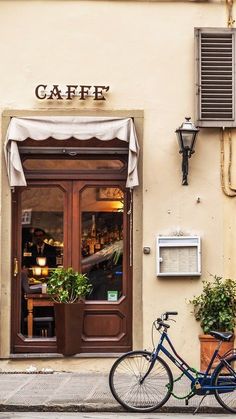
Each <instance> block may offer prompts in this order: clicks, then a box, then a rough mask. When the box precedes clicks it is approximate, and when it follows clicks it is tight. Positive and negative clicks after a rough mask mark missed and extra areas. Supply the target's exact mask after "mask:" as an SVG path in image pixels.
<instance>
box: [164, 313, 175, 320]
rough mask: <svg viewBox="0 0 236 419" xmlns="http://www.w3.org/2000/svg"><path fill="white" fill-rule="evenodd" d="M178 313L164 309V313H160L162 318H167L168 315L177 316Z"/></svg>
mask: <svg viewBox="0 0 236 419" xmlns="http://www.w3.org/2000/svg"><path fill="white" fill-rule="evenodd" d="M177 315H178V311H166V312H165V313H163V314H162V316H161V318H162V319H163V320H168V318H169V316H177Z"/></svg>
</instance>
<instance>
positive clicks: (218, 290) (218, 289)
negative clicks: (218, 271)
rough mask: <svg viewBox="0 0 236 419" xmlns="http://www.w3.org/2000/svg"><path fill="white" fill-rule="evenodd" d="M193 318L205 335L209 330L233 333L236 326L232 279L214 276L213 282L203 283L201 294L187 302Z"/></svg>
mask: <svg viewBox="0 0 236 419" xmlns="http://www.w3.org/2000/svg"><path fill="white" fill-rule="evenodd" d="M189 302H190V303H191V304H193V306H194V311H193V313H194V316H195V318H196V320H198V321H200V325H201V327H202V330H203V332H204V333H205V334H207V333H209V332H210V331H211V330H216V331H221V332H225V331H233V329H234V327H235V325H236V283H235V281H233V280H232V279H223V278H221V277H218V276H216V275H215V276H214V281H212V282H210V281H203V291H202V293H201V294H200V295H199V296H197V297H194V298H193V299H192V300H190V301H189Z"/></svg>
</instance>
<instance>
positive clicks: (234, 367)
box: [213, 355, 236, 413]
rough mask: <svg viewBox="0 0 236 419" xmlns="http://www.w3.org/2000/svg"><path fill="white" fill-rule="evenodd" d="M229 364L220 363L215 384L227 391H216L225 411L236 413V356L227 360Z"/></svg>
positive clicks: (217, 398)
mask: <svg viewBox="0 0 236 419" xmlns="http://www.w3.org/2000/svg"><path fill="white" fill-rule="evenodd" d="M227 363H228V366H227V365H224V364H223V363H220V365H219V366H218V367H217V369H216V376H215V380H214V383H213V384H214V385H215V386H224V387H225V390H223V389H222V390H220V389H219V390H215V397H216V400H217V401H218V402H219V403H220V405H221V406H222V407H224V409H226V410H228V411H229V412H232V413H236V355H233V356H231V357H229V358H227ZM227 387H229V388H228V390H227Z"/></svg>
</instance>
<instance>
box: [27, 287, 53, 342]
mask: <svg viewBox="0 0 236 419" xmlns="http://www.w3.org/2000/svg"><path fill="white" fill-rule="evenodd" d="M25 298H26V300H27V310H28V314H27V333H28V337H29V338H32V337H33V324H34V307H51V306H53V305H54V303H53V301H52V300H51V296H50V295H48V294H26V295H25Z"/></svg>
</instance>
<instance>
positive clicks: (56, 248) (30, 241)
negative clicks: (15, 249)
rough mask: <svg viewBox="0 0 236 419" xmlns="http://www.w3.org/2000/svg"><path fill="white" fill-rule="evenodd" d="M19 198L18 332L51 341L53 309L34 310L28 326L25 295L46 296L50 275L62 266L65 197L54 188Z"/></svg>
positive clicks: (32, 190) (29, 191)
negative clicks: (19, 314)
mask: <svg viewBox="0 0 236 419" xmlns="http://www.w3.org/2000/svg"><path fill="white" fill-rule="evenodd" d="M21 197H22V198H21V202H22V218H21V232H22V274H21V283H22V287H21V289H22V294H21V295H22V298H21V331H22V334H23V335H25V336H30V337H31V334H32V337H37V338H39V337H42V338H45V337H52V336H54V334H55V328H54V326H55V324H54V312H53V307H52V306H47V305H45V306H43V307H41V306H37V307H34V322H33V324H31V323H32V317H31V316H30V314H29V310H28V307H27V304H28V297H27V295H30V294H41V293H46V285H47V279H48V276H49V274H50V271H51V270H52V269H53V268H55V267H57V266H62V265H63V206H64V195H63V192H62V190H60V189H59V188H57V187H47V188H46V187H37V188H27V189H25V190H24V191H22V195H21ZM46 301H48V300H46Z"/></svg>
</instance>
